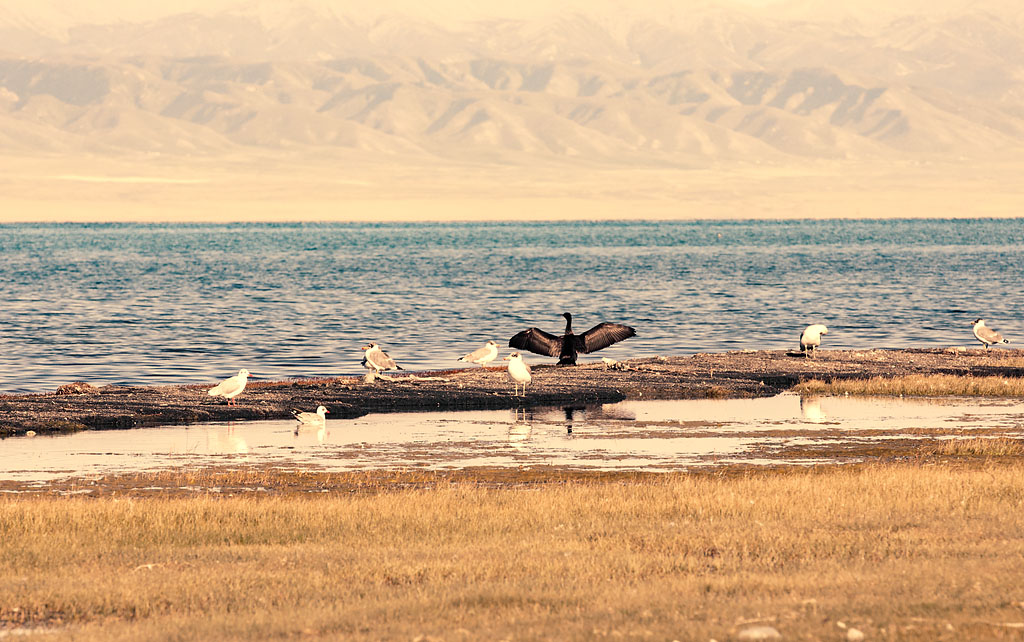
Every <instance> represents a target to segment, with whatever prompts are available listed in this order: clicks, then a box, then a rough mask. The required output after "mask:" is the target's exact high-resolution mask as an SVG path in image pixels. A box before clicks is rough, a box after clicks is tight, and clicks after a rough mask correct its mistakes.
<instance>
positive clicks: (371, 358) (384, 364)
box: [363, 343, 405, 372]
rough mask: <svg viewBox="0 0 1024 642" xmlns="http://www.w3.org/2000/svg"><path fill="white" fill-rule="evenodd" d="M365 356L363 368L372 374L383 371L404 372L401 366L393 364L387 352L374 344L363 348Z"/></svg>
mask: <svg viewBox="0 0 1024 642" xmlns="http://www.w3.org/2000/svg"><path fill="white" fill-rule="evenodd" d="M363 350H365V351H366V354H364V355H363V367H364V368H366V369H367V370H372V371H373V372H383V371H385V370H404V369H405V368H403V367H402V366H400V365H398V364H397V363H395V360H394V359H392V358H391V357H389V356H388V353H387V352H384V351H383V350H381V349H380V346H379V345H377V344H376V343H371V344H370V345H367V346H363Z"/></svg>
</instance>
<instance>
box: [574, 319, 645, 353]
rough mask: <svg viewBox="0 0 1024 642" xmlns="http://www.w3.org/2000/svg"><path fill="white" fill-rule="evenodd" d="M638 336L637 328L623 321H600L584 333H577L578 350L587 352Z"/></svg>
mask: <svg viewBox="0 0 1024 642" xmlns="http://www.w3.org/2000/svg"><path fill="white" fill-rule="evenodd" d="M635 336H636V330H634V329H633V328H631V327H629V326H628V325H622V324H621V323H598V324H597V325H595V326H594V327H593V328H591V329H589V330H587V331H586V332H584V333H583V334H577V335H576V352H582V353H583V354H586V353H588V352H596V351H598V350H600V349H601V348H607V347H608V346H610V345H611V344H613V343H618V342H619V341H622V340H624V339H628V338H630V337H635Z"/></svg>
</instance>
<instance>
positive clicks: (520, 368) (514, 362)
mask: <svg viewBox="0 0 1024 642" xmlns="http://www.w3.org/2000/svg"><path fill="white" fill-rule="evenodd" d="M504 361H508V374H509V376H510V377H512V385H513V386H514V388H513V389H514V391H515V392H513V393H512V395H513V396H518V395H519V384H523V396H524V397H525V396H526V384H528V383H530V381H531V380H532V379H533V377H532V376H531V375H530V366H528V365H526V364H525V363H523V358H522V357H521V356H520V355H519V353H518V352H513V353H512V354H510V355H508V356H507V357H505V359H504Z"/></svg>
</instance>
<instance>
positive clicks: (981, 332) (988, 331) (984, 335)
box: [974, 319, 1009, 350]
mask: <svg viewBox="0 0 1024 642" xmlns="http://www.w3.org/2000/svg"><path fill="white" fill-rule="evenodd" d="M974 336H975V338H977V339H978V341H981V343H982V345H984V346H985V349H986V350H988V347H989V346H990V345H993V344H995V343H1009V341H1007V340H1006V339H1004V338H1003V335H1001V334H999V333H998V332H996V331H995V330H993V329H992V328H990V327H988V326H987V325H985V319H975V321H974Z"/></svg>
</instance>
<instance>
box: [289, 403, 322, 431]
mask: <svg viewBox="0 0 1024 642" xmlns="http://www.w3.org/2000/svg"><path fill="white" fill-rule="evenodd" d="M330 412H331V411H330V410H328V409H327V408H324V407H323V406H317V409H316V412H302V411H299V410H293V411H292V415H294V416H295V420H296V421H298V422H299V425H298V426H297V427H296V428H295V430H298V429H299V428H319V427H321V426H323V425H324V424H325V423H327V417H325V416H324V415H327V414H330Z"/></svg>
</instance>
